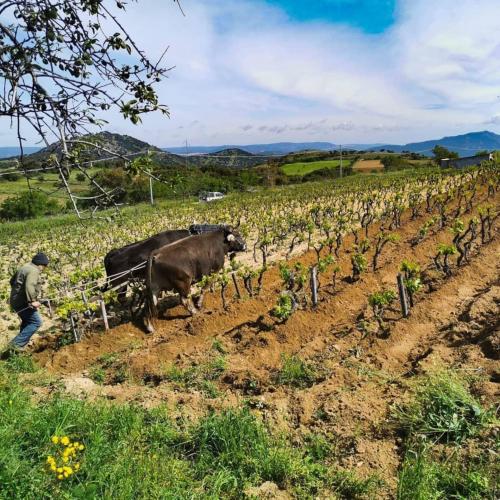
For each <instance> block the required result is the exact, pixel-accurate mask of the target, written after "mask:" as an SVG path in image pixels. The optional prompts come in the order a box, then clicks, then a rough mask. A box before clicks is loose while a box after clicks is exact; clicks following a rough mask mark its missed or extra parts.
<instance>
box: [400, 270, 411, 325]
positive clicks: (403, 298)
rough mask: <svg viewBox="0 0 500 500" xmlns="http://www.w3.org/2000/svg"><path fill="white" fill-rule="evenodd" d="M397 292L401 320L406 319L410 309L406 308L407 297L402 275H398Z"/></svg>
mask: <svg viewBox="0 0 500 500" xmlns="http://www.w3.org/2000/svg"><path fill="white" fill-rule="evenodd" d="M398 292H399V302H400V303H401V312H402V313H403V318H407V317H408V315H409V314H410V308H409V306H408V296H407V294H406V287H405V284H404V280H403V275H402V274H401V273H399V274H398Z"/></svg>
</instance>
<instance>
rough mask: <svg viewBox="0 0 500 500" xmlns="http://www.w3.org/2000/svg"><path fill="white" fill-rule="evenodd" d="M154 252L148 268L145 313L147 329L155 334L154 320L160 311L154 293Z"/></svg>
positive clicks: (149, 258)
mask: <svg viewBox="0 0 500 500" xmlns="http://www.w3.org/2000/svg"><path fill="white" fill-rule="evenodd" d="M153 253H154V252H151V253H150V254H149V257H148V263H147V266H146V296H145V313H146V328H147V330H148V331H149V332H153V331H154V328H153V323H152V319H153V318H156V317H157V316H158V309H157V308H156V300H155V296H154V293H153V287H152V282H153V262H154V260H155V257H154V255H153Z"/></svg>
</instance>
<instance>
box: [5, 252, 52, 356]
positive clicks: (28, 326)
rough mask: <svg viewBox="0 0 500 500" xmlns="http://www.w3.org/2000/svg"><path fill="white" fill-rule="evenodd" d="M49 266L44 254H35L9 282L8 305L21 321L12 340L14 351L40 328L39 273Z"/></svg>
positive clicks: (23, 344) (22, 345)
mask: <svg viewBox="0 0 500 500" xmlns="http://www.w3.org/2000/svg"><path fill="white" fill-rule="evenodd" d="M48 265H49V259H48V257H47V256H46V255H45V254H44V253H37V254H36V255H35V256H34V257H33V259H32V260H31V262H30V263H29V264H25V265H24V266H23V267H21V269H19V270H18V271H17V273H16V274H15V275H14V276H13V277H12V279H11V280H10V284H11V287H12V289H11V292H10V305H11V307H12V309H13V310H14V311H15V312H16V313H17V314H18V316H19V318H20V319H21V329H20V331H19V333H18V335H17V336H16V337H14V339H12V341H11V345H12V347H13V348H14V349H22V348H23V347H24V346H25V345H26V344H27V343H28V342H29V341H30V339H31V337H32V336H33V334H34V333H35V332H36V331H37V330H38V329H39V328H40V327H41V326H42V317H41V316H40V313H39V312H38V308H39V307H40V306H41V304H40V302H39V300H38V299H39V295H40V273H41V272H42V271H43V270H44V269H45V268H46V267H47V266H48Z"/></svg>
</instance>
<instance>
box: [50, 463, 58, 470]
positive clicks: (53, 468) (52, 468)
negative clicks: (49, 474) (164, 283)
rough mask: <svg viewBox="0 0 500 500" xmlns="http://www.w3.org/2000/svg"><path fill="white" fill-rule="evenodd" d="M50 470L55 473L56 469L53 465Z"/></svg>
mask: <svg viewBox="0 0 500 500" xmlns="http://www.w3.org/2000/svg"><path fill="white" fill-rule="evenodd" d="M50 470H51V471H53V472H57V467H56V466H55V465H54V464H52V465H51V466H50Z"/></svg>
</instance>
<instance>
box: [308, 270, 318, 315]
mask: <svg viewBox="0 0 500 500" xmlns="http://www.w3.org/2000/svg"><path fill="white" fill-rule="evenodd" d="M310 284H311V299H312V303H313V306H314V307H316V306H317V305H318V268H317V267H316V266H313V267H311V281H310Z"/></svg>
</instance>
